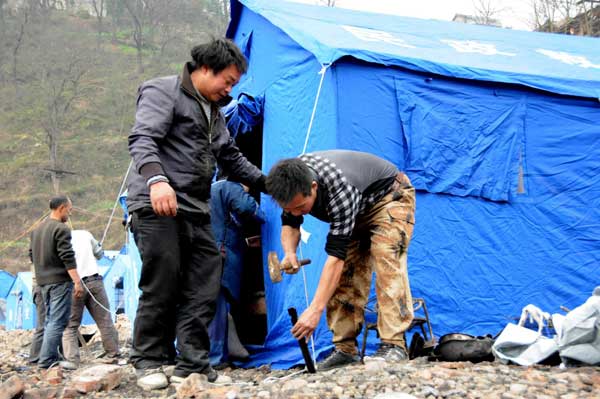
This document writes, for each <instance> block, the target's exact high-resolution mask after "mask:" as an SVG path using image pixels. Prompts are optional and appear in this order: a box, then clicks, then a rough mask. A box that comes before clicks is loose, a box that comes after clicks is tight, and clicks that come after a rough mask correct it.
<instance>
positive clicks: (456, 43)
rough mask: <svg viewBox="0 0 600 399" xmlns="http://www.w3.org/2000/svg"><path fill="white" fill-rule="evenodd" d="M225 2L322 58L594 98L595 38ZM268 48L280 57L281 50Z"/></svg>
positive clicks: (251, 0)
mask: <svg viewBox="0 0 600 399" xmlns="http://www.w3.org/2000/svg"><path fill="white" fill-rule="evenodd" d="M232 3H233V7H232V10H233V12H232V15H233V16H234V18H235V17H236V16H237V15H238V13H240V12H241V11H240V7H241V5H243V6H245V7H247V9H250V10H252V11H253V12H255V13H256V14H259V15H261V16H262V17H264V18H265V19H267V20H268V21H269V22H270V23H272V24H273V25H274V26H276V27H277V28H279V29H280V30H281V31H282V32H283V33H285V34H286V35H287V36H288V37H290V38H291V39H292V40H293V41H294V42H296V43H298V44H299V45H300V46H302V47H303V48H305V49H307V50H308V51H309V52H310V53H311V54H313V55H314V56H315V58H316V59H317V60H318V61H319V62H320V63H322V64H325V63H333V62H335V61H336V60H338V59H340V58H342V57H344V56H352V57H355V58H357V59H360V60H364V61H368V62H373V63H377V64H381V65H395V66H401V67H404V68H407V69H410V70H413V71H421V72H431V73H434V74H438V75H443V76H451V77H456V78H465V79H475V80H482V81H484V80H485V81H490V82H503V83H515V84H522V85H525V86H529V87H534V88H538V89H542V90H548V91H551V92H555V93H561V94H569V95H575V96H583V97H593V98H600V83H599V82H598V74H599V73H600V44H599V41H600V39H598V38H588V37H581V36H568V35H553V34H547V33H537V32H525V31H516V30H510V29H502V28H492V27H488V26H478V25H467V24H459V23H451V22H445V21H436V20H423V19H415V18H408V17H398V16H394V15H378V14H371V13H367V12H357V11H352V10H345V9H339V8H335V9H333V8H327V7H312V6H306V5H304V4H298V3H290V2H281V1H278V2H275V1H266V0H242V1H239V2H237V1H233V2H232ZM238 26H239V24H238V20H236V19H234V20H233V23H232V24H231V25H230V29H229V32H228V33H229V35H233V34H234V32H235V29H237V28H238ZM249 33H251V29H250V32H249ZM247 37H249V36H247ZM255 40H256V39H255ZM246 43H247V41H244V44H246ZM274 44H276V43H274ZM246 53H248V51H246ZM273 54H277V55H278V56H279V57H282V58H285V53H280V52H274V53H273Z"/></svg>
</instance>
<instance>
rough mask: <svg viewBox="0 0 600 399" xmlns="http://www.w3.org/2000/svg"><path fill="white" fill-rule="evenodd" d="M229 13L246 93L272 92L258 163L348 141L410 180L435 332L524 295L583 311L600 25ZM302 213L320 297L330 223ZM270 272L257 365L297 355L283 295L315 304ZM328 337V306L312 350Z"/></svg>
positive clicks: (322, 12)
mask: <svg viewBox="0 0 600 399" xmlns="http://www.w3.org/2000/svg"><path fill="white" fill-rule="evenodd" d="M231 14H232V21H231V24H230V26H229V29H228V36H229V37H230V38H232V39H233V40H234V41H235V42H236V43H237V44H238V45H239V46H240V48H241V49H242V51H243V52H244V53H245V55H246V56H247V57H248V60H249V70H248V72H247V73H246V74H245V75H244V77H243V78H242V81H241V82H240V83H239V85H238V86H237V87H236V90H237V92H238V93H240V92H245V93H248V94H250V95H251V96H254V97H257V96H264V115H263V117H264V124H263V132H264V133H263V135H264V136H263V170H264V171H268V170H269V169H270V168H271V166H272V165H273V164H274V163H275V162H276V161H277V160H279V159H281V158H285V157H292V156H296V155H298V154H300V153H301V152H302V151H303V149H304V148H305V147H306V151H308V152H310V151H316V150H323V149H332V148H342V149H350V150H359V151H367V152H371V153H374V154H376V155H379V156H381V157H383V158H385V159H388V160H389V161H391V162H393V163H395V164H396V165H397V166H398V167H399V168H400V169H401V170H404V171H405V172H406V173H407V174H408V176H409V177H410V178H411V180H412V181H413V183H414V185H415V187H416V188H417V190H418V197H417V214H416V220H417V222H416V227H415V231H414V238H413V241H412V244H411V248H410V250H409V274H410V279H411V286H412V291H413V296H416V297H423V298H425V300H426V302H427V305H428V308H429V313H430V316H431V318H432V322H433V327H434V328H433V329H434V332H435V333H436V334H437V335H441V334H444V333H449V332H457V331H459V332H465V333H472V334H486V333H492V334H493V333H496V332H498V331H499V330H500V329H501V328H502V327H503V326H504V325H506V323H508V322H509V321H511V320H513V318H514V317H517V316H518V315H519V313H520V310H521V308H522V307H523V306H525V305H527V304H529V303H533V304H536V305H538V306H539V307H541V308H543V309H544V310H547V311H550V312H554V311H558V310H559V306H560V305H564V306H567V307H569V308H572V307H575V306H577V305H579V304H581V303H582V302H583V301H584V300H585V299H586V298H587V297H588V296H589V295H590V293H591V291H592V289H593V287H594V286H596V285H598V284H599V282H600V280H599V278H598V275H599V273H598V265H599V264H600V245H599V244H600V243H599V241H600V235H598V231H599V230H600V180H599V179H598V175H599V174H600V103H599V99H600V39H597V38H585V37H573V36H565V35H555V34H546V33H535V32H523V31H512V30H507V29H498V28H491V27H483V26H473V25H465V24H458V23H451V22H442V21H433V20H419V19H413V18H405V17H397V16H390V15H376V14H369V13H362V12H356V11H350V10H343V9H338V8H326V7H315V6H309V5H304V4H298V3H287V2H283V1H277V2H275V1H270V0H269V1H267V0H239V1H235V0H234V1H232V2H231ZM234 94H236V93H234ZM234 97H235V95H234ZM313 109H314V118H312V115H313ZM309 131H310V135H309V134H308V132H309ZM262 206H263V209H265V211H266V213H267V215H268V220H267V223H266V224H265V225H264V229H263V248H264V250H265V252H266V251H267V250H272V249H279V251H280V255H281V246H280V243H279V234H280V219H279V214H280V210H279V209H278V208H277V206H276V205H275V204H274V203H273V202H272V201H271V200H270V199H269V198H268V197H265V198H263V204H262ZM303 227H304V228H305V230H306V231H308V232H309V233H311V236H310V238H309V239H308V241H307V244H305V245H302V247H301V249H302V251H303V254H302V255H303V257H308V258H311V259H312V265H310V266H307V267H306V268H305V271H306V273H307V282H308V292H309V299H310V298H312V295H313V294H314V292H315V289H316V286H317V283H318V279H319V275H320V267H321V265H322V264H323V262H324V260H325V253H324V251H323V246H324V242H325V237H326V234H327V226H326V225H324V224H323V223H321V222H319V221H317V220H316V219H314V218H310V217H309V218H306V220H305V224H304V226H303ZM265 255H266V253H265ZM265 259H266V256H265ZM265 275H268V273H267V271H266V269H265ZM266 280H268V279H266ZM266 285H267V286H266V293H267V309H268V329H269V333H268V336H267V340H266V342H265V346H264V348H263V350H262V353H259V354H257V355H256V356H255V357H254V359H255V363H254V364H260V363H271V364H272V365H273V367H289V366H291V365H293V364H296V363H301V362H302V360H301V355H300V352H299V351H298V349H297V344H296V342H295V341H294V339H293V338H292V336H291V335H290V334H289V329H290V321H289V318H288V315H287V312H286V309H287V308H288V307H291V306H294V307H296V308H298V311H299V312H301V311H302V310H303V309H304V308H305V307H306V304H305V298H304V288H303V283H302V277H301V276H300V275H295V276H286V277H285V278H284V281H283V282H281V283H278V284H277V285H272V284H270V282H269V281H266ZM330 339H331V335H330V333H329V332H328V331H327V327H326V325H325V323H324V318H323V319H322V321H321V324H320V325H319V327H318V329H317V330H316V332H315V341H316V342H315V343H316V348H317V352H319V353H321V352H323V351H324V350H326V349H328V347H329V345H330Z"/></svg>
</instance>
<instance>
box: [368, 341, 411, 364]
mask: <svg viewBox="0 0 600 399" xmlns="http://www.w3.org/2000/svg"><path fill="white" fill-rule="evenodd" d="M365 360H385V361H386V362H389V363H398V362H403V361H406V360H408V353H406V349H404V348H403V347H401V346H398V345H394V344H388V343H385V342H382V343H380V344H379V348H377V351H376V352H375V353H374V354H373V355H372V356H367V357H366V358H365Z"/></svg>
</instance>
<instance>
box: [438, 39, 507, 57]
mask: <svg viewBox="0 0 600 399" xmlns="http://www.w3.org/2000/svg"><path fill="white" fill-rule="evenodd" d="M440 41H441V42H442V43H446V44H447V45H449V46H451V47H452V48H454V50H456V51H458V52H460V53H479V54H483V55H506V56H509V57H514V56H515V55H516V54H515V53H507V52H505V51H498V49H497V48H496V46H494V45H493V44H489V43H481V42H477V41H475V40H449V39H441V40H440Z"/></svg>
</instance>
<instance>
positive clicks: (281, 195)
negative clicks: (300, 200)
mask: <svg viewBox="0 0 600 399" xmlns="http://www.w3.org/2000/svg"><path fill="white" fill-rule="evenodd" d="M313 180H314V179H313V175H312V173H311V171H310V169H309V167H308V166H307V165H306V164H305V163H304V162H302V161H301V160H300V159H298V158H288V159H282V160H281V161H279V162H277V163H276V164H275V166H273V167H272V168H271V171H270V172H269V175H268V176H267V183H266V185H267V192H268V193H269V194H270V195H271V197H273V199H274V200H275V201H277V202H278V203H279V204H288V203H290V202H291V201H292V200H293V199H294V197H295V196H296V195H298V194H299V193H301V194H302V195H303V196H305V197H306V196H308V195H310V192H311V186H312V182H313Z"/></svg>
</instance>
